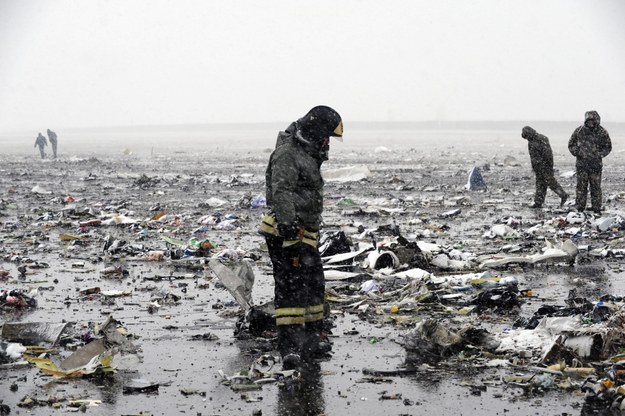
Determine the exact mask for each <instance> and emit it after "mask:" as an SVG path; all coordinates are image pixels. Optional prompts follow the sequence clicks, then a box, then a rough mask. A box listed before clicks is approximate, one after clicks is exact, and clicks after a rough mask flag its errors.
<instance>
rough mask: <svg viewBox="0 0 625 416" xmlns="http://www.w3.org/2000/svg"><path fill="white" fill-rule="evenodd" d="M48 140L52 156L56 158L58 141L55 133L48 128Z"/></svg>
mask: <svg viewBox="0 0 625 416" xmlns="http://www.w3.org/2000/svg"><path fill="white" fill-rule="evenodd" d="M48 140H49V141H50V145H51V146H52V154H53V157H54V158H55V159H56V144H57V142H58V141H57V136H56V133H55V132H53V131H52V130H50V129H48Z"/></svg>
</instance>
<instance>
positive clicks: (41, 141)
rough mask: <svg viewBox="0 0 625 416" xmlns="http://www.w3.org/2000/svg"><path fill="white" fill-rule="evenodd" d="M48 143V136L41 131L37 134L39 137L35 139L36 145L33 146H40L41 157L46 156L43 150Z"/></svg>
mask: <svg viewBox="0 0 625 416" xmlns="http://www.w3.org/2000/svg"><path fill="white" fill-rule="evenodd" d="M47 145H48V141H47V140H46V137H45V136H44V135H43V134H41V133H39V134H38V135H37V138H36V139H35V146H33V147H37V146H39V153H40V154H41V158H42V159H43V158H45V157H46V153H45V152H44V151H43V148H44V146H47Z"/></svg>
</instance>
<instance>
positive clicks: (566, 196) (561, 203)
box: [560, 192, 569, 207]
mask: <svg viewBox="0 0 625 416" xmlns="http://www.w3.org/2000/svg"><path fill="white" fill-rule="evenodd" d="M568 199H569V194H567V193H566V192H565V193H563V194H562V195H560V207H563V206H564V204H565V203H566V201H567V200H568Z"/></svg>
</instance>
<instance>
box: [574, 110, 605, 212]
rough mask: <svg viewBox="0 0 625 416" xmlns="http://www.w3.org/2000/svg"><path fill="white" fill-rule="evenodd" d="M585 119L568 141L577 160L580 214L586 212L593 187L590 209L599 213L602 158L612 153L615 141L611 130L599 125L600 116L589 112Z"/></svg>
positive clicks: (576, 198)
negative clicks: (587, 198)
mask: <svg viewBox="0 0 625 416" xmlns="http://www.w3.org/2000/svg"><path fill="white" fill-rule="evenodd" d="M584 118H585V121H584V124H583V125H581V126H579V127H578V128H576V129H575V131H574V132H573V134H572V135H571V138H570V139H569V151H570V152H571V154H572V155H573V156H575V157H576V158H577V160H576V162H575V170H576V171H577V189H576V193H575V207H576V208H577V210H578V211H583V210H585V209H586V196H587V194H588V185H590V203H591V209H592V210H593V211H594V212H595V213H596V214H600V213H601V199H602V196H601V171H602V170H603V161H602V159H603V158H604V157H606V156H607V155H609V154H610V152H611V151H612V141H611V140H610V135H609V134H608V131H607V130H606V129H604V128H603V127H601V126H600V124H601V117H599V113H597V112H596V111H587V112H586V115H585V117H584Z"/></svg>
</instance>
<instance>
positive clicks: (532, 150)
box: [523, 126, 553, 175]
mask: <svg viewBox="0 0 625 416" xmlns="http://www.w3.org/2000/svg"><path fill="white" fill-rule="evenodd" d="M523 137H524V138H526V139H527V149H528V151H529V154H530V160H531V161H532V170H533V171H534V172H535V173H536V174H537V175H553V152H552V151H551V146H550V145H549V139H548V138H547V136H544V135H542V134H540V133H538V132H537V131H536V130H534V129H533V128H531V127H529V126H525V127H523Z"/></svg>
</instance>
